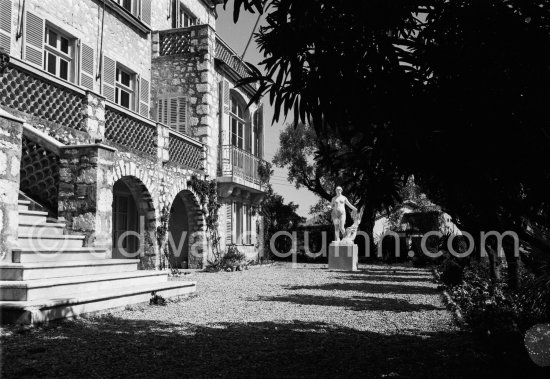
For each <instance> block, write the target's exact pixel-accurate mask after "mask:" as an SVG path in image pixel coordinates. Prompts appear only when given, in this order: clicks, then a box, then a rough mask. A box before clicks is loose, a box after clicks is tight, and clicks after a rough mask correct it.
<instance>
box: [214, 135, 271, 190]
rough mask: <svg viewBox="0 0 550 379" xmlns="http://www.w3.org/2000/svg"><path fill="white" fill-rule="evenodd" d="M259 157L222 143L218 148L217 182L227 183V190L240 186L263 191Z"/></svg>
mask: <svg viewBox="0 0 550 379" xmlns="http://www.w3.org/2000/svg"><path fill="white" fill-rule="evenodd" d="M261 161H262V159H261V158H259V157H256V156H255V155H253V154H251V153H249V152H247V151H244V150H241V149H239V148H237V147H235V146H231V145H223V146H221V148H220V165H219V170H218V171H219V172H218V174H219V177H218V183H220V184H223V183H227V185H229V186H230V188H229V190H230V191H229V192H231V191H232V189H233V188H234V187H240V188H242V189H245V190H248V191H250V192H256V193H259V192H263V190H264V187H263V184H262V182H261V180H260V175H259V173H258V167H259V166H260V162H261Z"/></svg>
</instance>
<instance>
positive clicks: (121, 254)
mask: <svg viewBox="0 0 550 379" xmlns="http://www.w3.org/2000/svg"><path fill="white" fill-rule="evenodd" d="M112 221H113V222H112V225H113V252H112V258H113V259H135V258H141V259H142V262H141V266H142V267H143V268H144V267H147V266H149V265H148V263H147V262H145V261H146V260H148V259H149V257H150V256H153V257H154V255H155V249H154V246H153V241H152V238H151V233H152V232H154V227H155V210H154V207H153V202H152V198H151V195H150V194H149V191H148V190H147V188H146V187H145V185H144V184H143V183H142V182H141V181H140V180H139V179H138V178H135V177H132V176H125V177H122V178H121V179H119V180H117V181H116V182H115V184H114V186H113V220H112ZM151 263H152V265H153V266H154V259H153V260H152V262H151Z"/></svg>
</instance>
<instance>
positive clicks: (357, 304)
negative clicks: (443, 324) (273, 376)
mask: <svg viewBox="0 0 550 379" xmlns="http://www.w3.org/2000/svg"><path fill="white" fill-rule="evenodd" d="M258 300H259V301H279V302H287V303H294V304H300V305H321V306H329V307H342V308H346V309H349V310H352V311H383V312H384V311H386V312H421V311H437V310H444V309H445V308H443V307H435V306H433V305H429V304H414V303H411V302H409V301H407V300H403V299H387V298H381V297H374V296H352V297H338V296H317V295H304V294H294V295H288V296H269V297H268V296H260V297H259V298H258Z"/></svg>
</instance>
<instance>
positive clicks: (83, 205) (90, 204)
mask: <svg viewBox="0 0 550 379" xmlns="http://www.w3.org/2000/svg"><path fill="white" fill-rule="evenodd" d="M115 151H116V150H115V149H112V148H109V147H107V146H102V145H82V146H78V147H74V148H70V149H63V150H62V152H61V156H60V159H59V165H60V167H59V194H58V196H59V204H58V214H59V216H60V217H64V218H65V219H66V220H67V229H68V231H69V232H70V233H72V234H83V235H84V236H85V237H86V239H85V246H96V247H101V248H106V249H108V250H109V251H110V248H111V236H112V226H111V219H112V199H113V195H112V186H113V182H112V178H111V175H110V173H111V172H112V170H113V166H114V156H115Z"/></svg>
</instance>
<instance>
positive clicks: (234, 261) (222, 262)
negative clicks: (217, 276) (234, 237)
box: [207, 244, 248, 271]
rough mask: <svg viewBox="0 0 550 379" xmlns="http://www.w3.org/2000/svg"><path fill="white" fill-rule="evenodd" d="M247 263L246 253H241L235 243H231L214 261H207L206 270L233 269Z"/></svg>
mask: <svg viewBox="0 0 550 379" xmlns="http://www.w3.org/2000/svg"><path fill="white" fill-rule="evenodd" d="M246 265H248V261H247V259H246V255H244V254H243V253H241V252H240V251H239V249H238V248H237V246H236V245H234V244H231V245H229V246H228V247H227V251H226V252H225V254H223V255H222V256H221V257H219V258H217V259H215V260H214V261H209V262H208V267H207V270H208V271H222V270H227V269H231V270H233V269H235V268H238V267H242V266H246Z"/></svg>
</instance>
